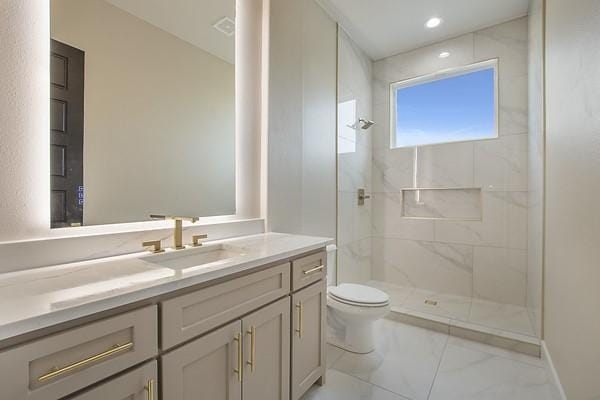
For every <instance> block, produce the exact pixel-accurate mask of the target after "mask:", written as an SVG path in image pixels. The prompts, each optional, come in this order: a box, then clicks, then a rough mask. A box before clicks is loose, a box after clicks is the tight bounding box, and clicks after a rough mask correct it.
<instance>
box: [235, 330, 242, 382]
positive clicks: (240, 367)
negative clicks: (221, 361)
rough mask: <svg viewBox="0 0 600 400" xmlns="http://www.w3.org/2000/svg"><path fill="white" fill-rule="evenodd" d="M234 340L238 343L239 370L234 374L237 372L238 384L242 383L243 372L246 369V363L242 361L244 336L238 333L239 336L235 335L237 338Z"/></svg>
mask: <svg viewBox="0 0 600 400" xmlns="http://www.w3.org/2000/svg"><path fill="white" fill-rule="evenodd" d="M233 340H234V341H236V342H237V368H236V369H234V370H233V372H235V374H236V375H237V380H238V382H240V383H242V373H243V372H242V371H243V368H244V362H243V360H242V358H243V357H244V355H243V354H242V334H241V333H238V334H237V335H235V338H233Z"/></svg>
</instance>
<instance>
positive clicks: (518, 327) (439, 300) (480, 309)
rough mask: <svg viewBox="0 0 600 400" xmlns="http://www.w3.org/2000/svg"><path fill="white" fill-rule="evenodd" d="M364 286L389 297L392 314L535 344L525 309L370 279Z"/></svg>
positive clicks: (534, 337) (534, 336) (535, 339)
mask: <svg viewBox="0 0 600 400" xmlns="http://www.w3.org/2000/svg"><path fill="white" fill-rule="evenodd" d="M366 285H368V286H372V287H375V288H377V289H381V290H383V291H385V292H386V293H387V294H388V295H389V296H390V303H391V307H392V312H396V313H401V314H405V315H410V316H414V317H417V318H421V319H426V320H431V321H433V322H437V323H440V324H444V325H446V326H450V327H452V326H454V327H459V328H464V329H469V330H472V331H477V332H482V333H487V334H491V335H496V336H500V337H505V338H509V339H516V340H521V341H525V342H531V343H535V342H536V341H537V338H536V335H535V331H534V329H533V325H532V323H531V320H530V319H529V314H528V312H527V308H525V307H519V306H515V305H510V304H501V303H494V302H490V301H485V300H480V299H475V298H471V297H463V296H457V295H451V294H443V293H436V292H432V291H429V290H423V289H417V288H411V287H404V286H400V285H394V284H390V283H387V282H381V281H374V280H372V281H368V282H366Z"/></svg>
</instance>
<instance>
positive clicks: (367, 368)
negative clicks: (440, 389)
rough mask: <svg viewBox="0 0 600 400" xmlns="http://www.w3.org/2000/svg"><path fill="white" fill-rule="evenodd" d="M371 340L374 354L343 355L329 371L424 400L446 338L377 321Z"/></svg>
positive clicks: (425, 331)
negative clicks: (332, 369) (373, 343)
mask: <svg viewBox="0 0 600 400" xmlns="http://www.w3.org/2000/svg"><path fill="white" fill-rule="evenodd" d="M375 338H376V345H375V346H376V347H375V351H373V352H372V353H370V354H366V355H360V354H353V353H349V352H346V353H345V354H344V355H343V356H342V357H341V358H340V359H339V360H338V361H337V362H336V363H335V364H334V366H333V368H334V369H336V370H339V371H342V372H344V373H347V374H349V375H352V376H354V377H356V378H358V379H361V380H363V381H366V382H369V383H372V384H374V385H376V386H379V387H381V388H383V389H386V390H389V391H391V392H394V393H396V394H399V395H402V396H405V397H408V398H410V399H412V400H426V399H427V396H428V394H429V391H430V388H431V385H432V383H433V379H434V377H435V373H436V371H437V368H438V365H439V362H440V359H441V357H442V353H443V351H444V348H445V346H446V342H447V340H448V335H446V334H442V333H438V332H434V331H430V330H427V329H422V328H417V327H414V326H410V325H404V324H399V323H396V322H393V321H389V320H380V321H377V323H376V325H375Z"/></svg>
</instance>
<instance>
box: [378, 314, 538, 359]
mask: <svg viewBox="0 0 600 400" xmlns="http://www.w3.org/2000/svg"><path fill="white" fill-rule="evenodd" d="M386 318H387V319H389V320H392V321H396V322H401V323H405V324H409V325H414V326H418V327H420V328H425V329H429V330H433V331H436V332H441V333H445V334H448V335H451V336H456V337H459V338H462V339H467V340H472V341H475V342H480V343H484V344H487V345H490V346H494V347H499V348H502V349H506V350H512V351H515V352H518V353H522V354H527V355H529V356H533V357H538V358H540V357H541V342H540V340H539V339H536V338H534V337H531V336H526V335H521V334H518V333H513V332H507V331H503V330H500V329H493V328H488V327H484V326H481V325H477V324H473V323H469V322H464V321H458V320H452V319H450V320H449V319H446V318H443V317H438V316H436V315H432V314H426V313H422V312H418V311H414V310H410V309H406V308H403V307H397V306H392V308H391V311H390V312H389V313H388V314H387V315H386Z"/></svg>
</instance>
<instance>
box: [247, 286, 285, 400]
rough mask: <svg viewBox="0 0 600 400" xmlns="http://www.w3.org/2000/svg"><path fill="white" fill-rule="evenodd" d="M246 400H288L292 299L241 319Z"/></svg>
mask: <svg viewBox="0 0 600 400" xmlns="http://www.w3.org/2000/svg"><path fill="white" fill-rule="evenodd" d="M242 326H243V331H244V336H245V339H244V353H245V357H244V360H245V368H244V385H243V389H242V390H243V398H244V399H246V400H289V397H290V384H289V382H290V298H289V297H286V298H284V299H282V300H279V301H278V302H276V303H274V304H271V305H269V306H267V307H264V308H262V309H260V310H258V311H256V312H254V313H252V314H250V315H248V316H246V317H244V318H243V320H242Z"/></svg>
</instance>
